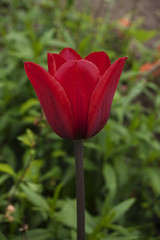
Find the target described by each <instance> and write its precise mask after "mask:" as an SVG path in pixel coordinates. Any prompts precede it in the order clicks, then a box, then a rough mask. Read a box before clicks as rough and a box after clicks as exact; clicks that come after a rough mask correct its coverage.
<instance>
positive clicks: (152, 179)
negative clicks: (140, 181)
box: [144, 168, 160, 195]
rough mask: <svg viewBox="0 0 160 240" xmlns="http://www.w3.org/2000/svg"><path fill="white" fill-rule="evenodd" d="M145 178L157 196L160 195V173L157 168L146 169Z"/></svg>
mask: <svg viewBox="0 0 160 240" xmlns="http://www.w3.org/2000/svg"><path fill="white" fill-rule="evenodd" d="M144 176H145V177H146V178H147V182H148V184H149V185H150V186H151V188H152V189H153V191H154V193H155V194H156V195H160V173H159V171H157V169H155V168H145V169H144Z"/></svg>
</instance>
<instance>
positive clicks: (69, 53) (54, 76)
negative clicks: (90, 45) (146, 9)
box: [25, 48, 127, 240]
mask: <svg viewBox="0 0 160 240" xmlns="http://www.w3.org/2000/svg"><path fill="white" fill-rule="evenodd" d="M126 59H127V57H122V58H119V59H118V60H117V61H115V62H114V63H113V64H111V62H110V59H109V57H108V55H107V54H106V53H105V52H102V51H101V52H93V53H91V54H89V55H88V56H86V57H85V58H84V59H82V57H81V56H80V55H79V54H78V53H77V52H76V51H75V50H73V49H71V48H65V49H63V50H62V51H61V52H60V53H59V54H56V53H48V71H46V70H45V69H44V68H42V67H41V66H39V65H37V64H35V63H32V62H25V71H26V73H27V76H28V78H29V79H30V81H31V83H32V85H33V87H34V90H35V92H36V94H37V97H38V99H39V101H40V103H41V106H42V109H43V111H44V114H45V116H46V118H47V120H48V123H49V125H50V126H51V128H52V129H53V131H54V132H55V133H56V134H57V135H59V136H60V137H62V138H64V139H70V140H75V141H74V142H75V159H76V195H77V239H78V240H84V239H85V230H84V229H85V228H84V175H83V144H82V139H87V138H90V137H93V136H94V135H96V134H97V133H98V132H99V131H100V130H101V129H102V128H103V127H104V126H105V124H106V122H107V120H108V118H109V115H110V110H111V104H112V100H113V97H114V93H115V91H116V88H117V85H118V82H119V79H120V76H121V73H122V70H123V66H124V64H125V61H126ZM77 140H78V141H77Z"/></svg>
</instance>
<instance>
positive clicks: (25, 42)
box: [0, 0, 160, 240]
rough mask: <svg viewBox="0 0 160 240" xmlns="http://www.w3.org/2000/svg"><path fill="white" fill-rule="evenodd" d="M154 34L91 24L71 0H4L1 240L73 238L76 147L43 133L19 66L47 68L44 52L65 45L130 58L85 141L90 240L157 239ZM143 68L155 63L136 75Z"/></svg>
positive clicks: (158, 133) (158, 101)
mask: <svg viewBox="0 0 160 240" xmlns="http://www.w3.org/2000/svg"><path fill="white" fill-rule="evenodd" d="M127 17H128V19H130V18H129V17H130V16H127ZM124 18H125V16H124ZM128 21H129V20H128ZM156 34H157V33H156V31H154V30H144V29H143V28H142V21H141V19H138V20H136V21H135V22H132V21H130V22H129V24H124V21H119V20H116V21H112V22H111V21H110V15H109V13H106V16H105V18H93V14H92V13H91V12H90V11H89V7H88V8H87V7H86V8H84V9H83V11H82V12H80V11H78V10H77V9H76V8H75V2H74V1H73V0H68V1H56V0H40V1H33V0H24V1H19V0H13V1H10V0H1V2H0V49H1V54H0V99H1V100H0V146H1V147H0V239H1V240H21V239H27V240H62V239H63V240H70V239H72V240H75V239H76V205H75V166H74V159H73V150H72V142H70V141H64V140H62V139H60V138H59V137H58V136H56V135H55V134H54V133H53V132H52V131H51V129H50V127H49V126H48V125H47V123H46V120H45V118H44V115H43V114H42V111H41V107H40V104H39V101H38V100H37V98H36V95H35V93H34V90H33V89H32V86H31V84H30V82H29V80H28V78H27V76H26V74H25V72H24V67H23V61H28V60H29V61H33V62H36V63H37V64H40V65H43V66H45V67H46V68H47V62H46V54H47V52H57V53H58V52H59V51H60V50H62V49H63V48H64V47H66V46H68V47H71V48H74V49H76V50H77V51H78V52H79V53H80V54H81V55H82V56H83V57H84V56H86V55H88V54H89V53H90V52H93V51H105V52H107V53H108V55H109V56H110V58H111V61H112V62H114V61H115V60H116V59H117V58H118V57H122V56H126V55H128V56H129V58H128V60H127V62H126V65H125V69H124V71H123V74H122V77H121V80H120V83H119V87H118V91H117V92H116V95H115V97H114V101H113V104H112V110H111V117H110V119H109V121H108V123H107V125H106V126H105V128H104V129H103V130H102V131H101V132H100V133H99V134H98V135H97V136H95V137H93V138H92V139H90V140H86V141H85V143H84V146H85V148H84V153H85V159H84V169H85V185H86V186H85V195H86V197H85V198H86V236H87V240H105V239H107V240H158V239H159V218H160V187H159V186H160V169H159V165H160V159H159V156H160V145H159V141H160V87H159V78H160V73H159V72H158V64H159V63H158V61H157V60H158V59H159V58H160V51H159V50H158V49H159V48H156V47H155V48H148V47H147V45H146V44H145V42H146V41H148V40H150V39H151V38H153V37H154V36H155V35H156ZM157 44H158V43H157ZM155 46H156V44H155ZM147 62H151V63H153V62H156V63H155V64H154V66H153V68H151V69H148V68H147V69H146V70H145V68H143V71H142V70H141V67H142V65H144V64H146V63H147Z"/></svg>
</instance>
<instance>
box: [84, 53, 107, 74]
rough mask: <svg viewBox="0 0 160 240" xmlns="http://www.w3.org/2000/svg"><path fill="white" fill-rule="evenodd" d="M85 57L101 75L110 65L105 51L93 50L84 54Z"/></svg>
mask: <svg viewBox="0 0 160 240" xmlns="http://www.w3.org/2000/svg"><path fill="white" fill-rule="evenodd" d="M85 59H86V60H88V61H90V62H92V63H94V64H95V65H96V66H97V67H98V69H99V71H100V74H101V76H102V75H103V74H104V73H105V71H106V70H107V69H108V68H109V67H110V66H111V61H110V59H109V56H108V55H107V54H106V53H105V52H93V53H91V54H89V55H88V56H86V57H85Z"/></svg>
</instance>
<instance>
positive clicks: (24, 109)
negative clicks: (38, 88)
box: [20, 98, 39, 113]
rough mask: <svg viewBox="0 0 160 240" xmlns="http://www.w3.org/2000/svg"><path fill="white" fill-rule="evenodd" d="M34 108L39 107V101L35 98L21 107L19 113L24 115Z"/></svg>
mask: <svg viewBox="0 0 160 240" xmlns="http://www.w3.org/2000/svg"><path fill="white" fill-rule="evenodd" d="M35 106H39V101H38V99H36V98H31V99H29V100H27V101H26V102H25V103H23V104H22V105H21V108H20V112H21V113H25V112H27V111H28V110H30V109H31V108H32V107H35Z"/></svg>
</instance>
